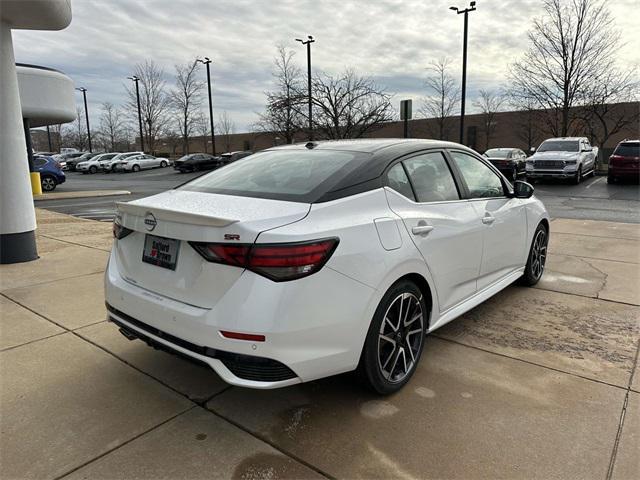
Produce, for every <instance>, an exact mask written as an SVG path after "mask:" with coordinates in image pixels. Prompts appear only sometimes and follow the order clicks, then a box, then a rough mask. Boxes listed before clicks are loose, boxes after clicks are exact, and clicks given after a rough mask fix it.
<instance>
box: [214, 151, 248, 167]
mask: <svg viewBox="0 0 640 480" xmlns="http://www.w3.org/2000/svg"><path fill="white" fill-rule="evenodd" d="M249 155H253V152H252V151H250V150H246V151H243V152H229V153H223V154H222V155H220V159H221V165H220V166H222V165H227V164H229V163H233V162H235V161H236V160H240V159H241V158H244V157H248V156H249Z"/></svg>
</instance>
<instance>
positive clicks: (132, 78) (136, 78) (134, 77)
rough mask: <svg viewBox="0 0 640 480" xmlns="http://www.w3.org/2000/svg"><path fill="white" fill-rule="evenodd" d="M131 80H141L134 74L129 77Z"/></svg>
mask: <svg viewBox="0 0 640 480" xmlns="http://www.w3.org/2000/svg"><path fill="white" fill-rule="evenodd" d="M127 78H128V79H129V80H133V81H134V82H137V81H138V80H140V79H139V78H138V77H137V76H135V75H134V76H133V77H127Z"/></svg>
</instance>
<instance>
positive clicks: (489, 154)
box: [484, 148, 511, 158]
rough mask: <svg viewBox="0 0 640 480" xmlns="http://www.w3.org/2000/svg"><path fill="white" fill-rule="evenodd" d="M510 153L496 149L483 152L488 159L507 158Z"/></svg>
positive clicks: (509, 151)
mask: <svg viewBox="0 0 640 480" xmlns="http://www.w3.org/2000/svg"><path fill="white" fill-rule="evenodd" d="M510 153H511V150H500V149H498V148H495V149H493V150H487V151H486V152H484V154H485V155H486V156H487V157H490V158H509V154H510Z"/></svg>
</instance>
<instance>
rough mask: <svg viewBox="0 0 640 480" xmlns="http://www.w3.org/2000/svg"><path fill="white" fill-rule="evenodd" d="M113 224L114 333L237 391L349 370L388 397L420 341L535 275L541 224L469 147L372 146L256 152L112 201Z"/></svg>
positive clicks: (380, 142) (518, 192)
mask: <svg viewBox="0 0 640 480" xmlns="http://www.w3.org/2000/svg"><path fill="white" fill-rule="evenodd" d="M470 199H472V200H473V201H469V200H470ZM113 228H114V236H115V241H114V246H113V249H112V251H111V256H110V260H109V262H108V266H107V272H106V275H105V296H106V302H107V309H108V316H109V319H110V320H111V321H112V322H113V323H115V324H116V325H117V326H118V327H119V328H120V329H121V331H122V332H123V333H124V335H125V336H126V337H127V338H130V339H134V338H139V339H142V340H144V341H145V342H147V343H148V344H150V345H153V346H156V347H159V348H163V349H166V350H170V351H178V352H180V353H182V354H184V355H188V356H191V357H193V358H195V359H198V360H199V361H201V362H204V363H206V364H208V365H209V366H210V367H211V368H213V369H214V370H215V371H216V372H218V374H219V375H220V376H221V377H222V378H223V379H224V380H225V381H227V382H229V383H231V384H235V385H242V386H245V387H253V388H276V387H283V386H286V385H292V384H296V383H300V382H305V381H310V380H314V379H317V378H321V377H325V376H328V375H334V374H338V373H341V372H348V371H352V370H357V372H358V375H359V376H360V377H361V378H362V380H363V381H364V382H365V383H366V384H368V385H369V386H370V387H371V388H372V389H373V390H375V391H377V392H379V393H382V394H387V393H391V392H394V391H397V390H399V389H400V388H401V387H402V386H403V385H404V384H406V383H407V382H408V381H409V379H410V377H411V376H412V375H413V373H414V371H415V369H416V365H417V363H418V361H419V360H420V355H421V354H422V350H423V347H424V338H425V335H426V333H427V332H432V331H434V330H436V329H437V328H439V327H441V326H442V325H444V324H446V323H448V322H449V321H451V320H453V319H454V318H456V317H458V316H459V315H461V314H463V313H464V312H466V311H468V310H470V309H471V308H473V307H475V306H476V305H478V304H479V303H481V302H483V301H484V300H486V299H488V298H489V297H491V296H492V295H494V294H496V293H497V292H499V291H500V290H502V289H503V288H505V287H507V286H508V285H510V284H511V283H513V282H514V281H516V280H518V279H520V280H521V281H522V283H524V284H526V285H534V284H535V283H536V282H538V280H539V279H540V277H541V276H542V273H543V270H544V265H545V260H546V255H547V241H548V238H549V215H548V214H547V212H546V210H545V208H544V205H543V204H542V203H541V202H540V201H539V200H537V199H536V198H535V197H533V187H532V186H531V185H529V184H528V183H526V182H522V181H516V182H514V184H513V185H511V184H510V183H509V182H508V181H507V180H506V179H505V178H504V176H503V175H502V174H500V172H499V171H498V170H497V169H496V168H495V167H494V166H493V165H491V163H490V162H488V161H487V160H486V159H485V158H483V157H482V156H480V155H479V154H477V153H476V152H474V151H473V150H471V149H469V148H467V147H464V146H462V145H457V144H453V143H449V142H440V141H429V140H411V141H406V140H394V139H376V140H373V139H370V140H359V141H353V140H351V141H335V142H316V143H307V144H306V145H305V144H300V145H287V146H282V147H275V148H271V149H268V150H265V151H261V152H259V153H256V154H254V155H252V156H250V157H247V158H244V159H242V160H239V161H237V162H234V163H233V164H231V165H228V166H226V167H224V168H221V169H218V170H215V171H213V172H211V173H208V174H206V175H203V176H200V177H198V178H196V179H194V180H192V181H190V182H187V183H186V184H184V185H182V186H179V187H177V188H175V189H173V190H170V191H168V192H164V193H160V194H158V195H154V196H152V197H149V198H144V199H139V200H134V201H132V202H128V203H118V204H117V212H116V219H115V222H114V225H113Z"/></svg>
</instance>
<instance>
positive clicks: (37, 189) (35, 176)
mask: <svg viewBox="0 0 640 480" xmlns="http://www.w3.org/2000/svg"><path fill="white" fill-rule="evenodd" d="M29 176H30V177H31V192H32V193H33V196H34V197H35V196H36V195H42V183H40V172H31V173H29Z"/></svg>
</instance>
